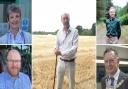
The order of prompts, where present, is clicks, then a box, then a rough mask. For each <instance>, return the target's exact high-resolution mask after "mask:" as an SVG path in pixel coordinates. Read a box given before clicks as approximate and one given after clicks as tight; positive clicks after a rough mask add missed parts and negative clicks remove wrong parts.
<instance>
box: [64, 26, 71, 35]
mask: <svg viewBox="0 0 128 89" xmlns="http://www.w3.org/2000/svg"><path fill="white" fill-rule="evenodd" d="M63 32H65V30H64V29H63ZM70 32H71V27H69V29H68V31H67V32H65V33H66V34H68V33H70Z"/></svg>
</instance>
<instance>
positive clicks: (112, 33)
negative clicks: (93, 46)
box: [96, 0, 128, 44]
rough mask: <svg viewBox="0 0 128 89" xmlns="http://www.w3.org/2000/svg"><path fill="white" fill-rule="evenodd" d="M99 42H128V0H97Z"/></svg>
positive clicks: (97, 33)
mask: <svg viewBox="0 0 128 89" xmlns="http://www.w3.org/2000/svg"><path fill="white" fill-rule="evenodd" d="M96 35H97V44H128V0H97V31H96Z"/></svg>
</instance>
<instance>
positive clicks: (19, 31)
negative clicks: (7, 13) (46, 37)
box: [8, 29, 22, 34]
mask: <svg viewBox="0 0 128 89" xmlns="http://www.w3.org/2000/svg"><path fill="white" fill-rule="evenodd" d="M8 32H9V33H11V34H12V32H11V29H9V31H8ZM21 32H22V30H21V29H19V31H18V32H17V34H18V33H21Z"/></svg>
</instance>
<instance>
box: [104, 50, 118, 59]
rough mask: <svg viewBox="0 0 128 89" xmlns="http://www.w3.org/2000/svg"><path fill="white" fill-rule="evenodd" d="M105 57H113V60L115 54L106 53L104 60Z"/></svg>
mask: <svg viewBox="0 0 128 89" xmlns="http://www.w3.org/2000/svg"><path fill="white" fill-rule="evenodd" d="M106 57H107V58H108V57H112V58H113V57H114V58H115V57H116V55H115V52H114V51H110V52H107V53H106V54H105V58H106Z"/></svg>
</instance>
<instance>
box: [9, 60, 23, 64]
mask: <svg viewBox="0 0 128 89" xmlns="http://www.w3.org/2000/svg"><path fill="white" fill-rule="evenodd" d="M7 62H9V63H11V64H12V63H17V64H19V63H21V60H7Z"/></svg>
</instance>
